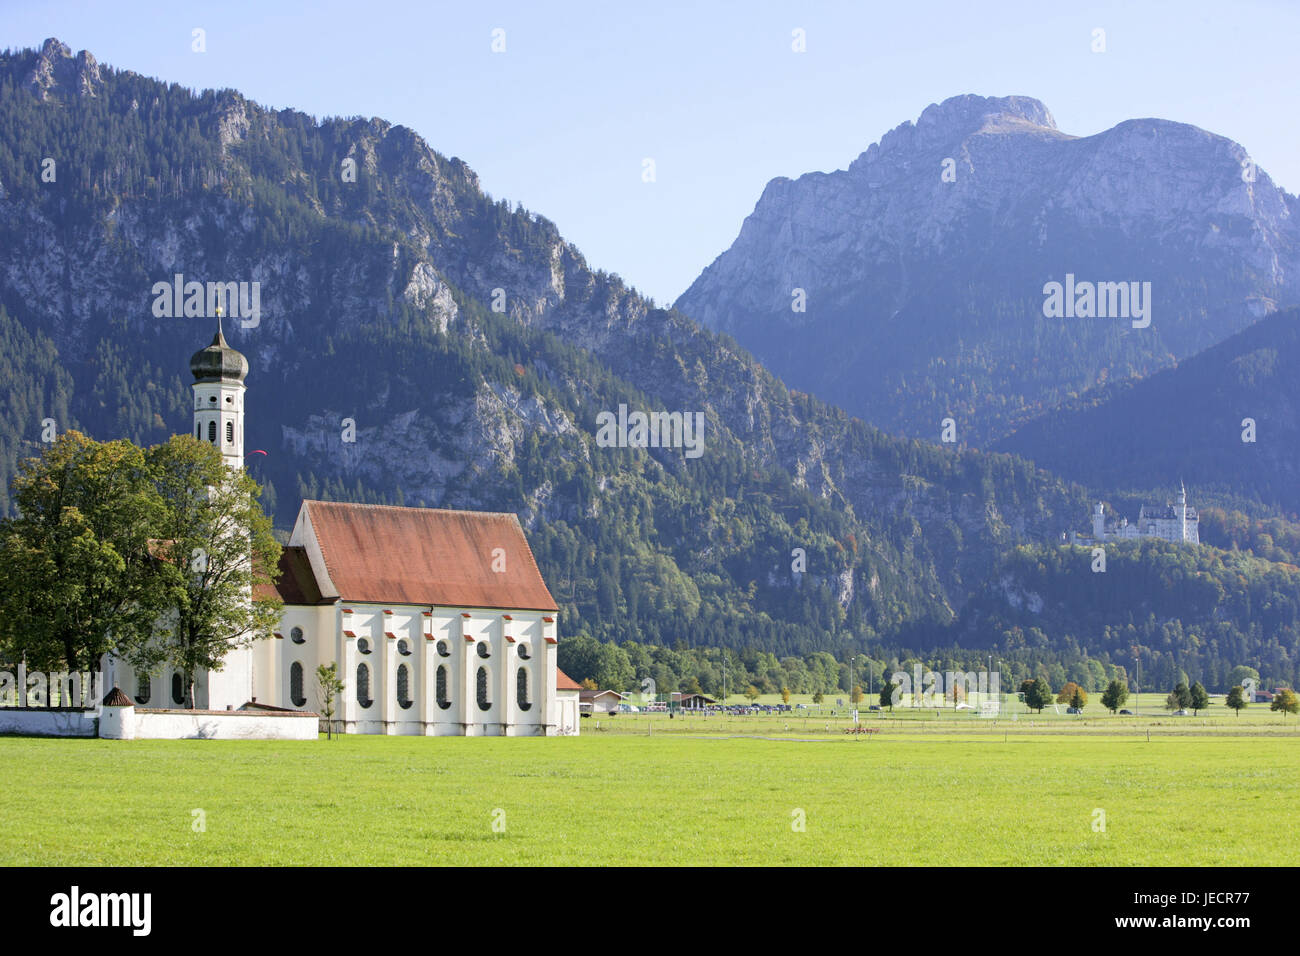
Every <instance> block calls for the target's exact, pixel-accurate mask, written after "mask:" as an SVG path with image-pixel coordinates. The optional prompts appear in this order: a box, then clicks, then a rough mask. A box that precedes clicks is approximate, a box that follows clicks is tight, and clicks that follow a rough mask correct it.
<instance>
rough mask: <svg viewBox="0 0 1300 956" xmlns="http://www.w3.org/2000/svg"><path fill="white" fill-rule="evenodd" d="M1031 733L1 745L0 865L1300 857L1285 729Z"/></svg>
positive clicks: (1147, 726)
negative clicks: (1148, 734) (1148, 735)
mask: <svg viewBox="0 0 1300 956" xmlns="http://www.w3.org/2000/svg"><path fill="white" fill-rule="evenodd" d="M1267 716H1271V717H1272V720H1268V719H1265V718H1266V717H1267ZM1028 720H1029V718H1025V717H1022V718H1020V719H1018V720H1016V721H1010V720H1005V719H1003V720H999V721H998V722H997V724H996V726H994V725H992V722H990V721H985V720H979V719H977V718H970V719H965V720H963V719H960V718H955V717H954V718H950V719H948V720H942V719H934V718H932V719H931V720H930V721H928V722H927V721H924V720H922V719H921V717H920V716H919V715H912V717H911V719H890V718H885V719H881V720H880V721H879V722H878V724H877V727H878V732H877V733H873V734H869V735H852V736H850V735H846V734H844V733H843V729H844V727H846V726H847V725H848V723H847V721H843V720H839V721H836V722H835V723H834V725H833V726H831V727H830V728H829V729H827V728H826V727H825V726H824V725H826V724H828V723H830V721H829V720H823V721H822V724H823V728H822V729H821V730H820V731H817V729H816V728H811V729H809V728H804V729H800V728H798V727H795V726H792V725H793V724H794V723H795V722H794V721H784V720H782V719H781V718H770V719H749V718H734V719H732V720H730V721H723V720H721V719H716V718H715V719H714V722H713V723H712V724H709V723H708V722H707V721H704V720H696V721H694V722H692V721H689V720H680V719H676V718H674V719H673V720H671V721H670V720H668V718H667V717H666V716H663V715H656V719H655V720H653V721H651V720H648V719H644V718H638V717H626V716H625V717H617V718H606V719H604V720H602V721H601V722H600V724H601V729H600V730H597V729H596V728H595V724H596V721H595V719H594V718H593V719H588V720H584V721H583V722H582V735H581V736H579V737H568V738H545V739H532V738H456V737H444V738H407V737H344V738H336V739H335V740H332V741H327V740H325V739H324V738H322V739H321V740H319V741H318V742H293V743H290V742H271V741H247V742H244V741H100V740H54V739H34V738H0V779H3V781H4V783H3V799H2V800H0V864H3V865H130V864H136V865H141V864H142V865H152V864H172V865H188V866H228V865H275V866H294V865H309V864H319V865H332V864H341V865H347V864H397V865H405V864H415V865H444V864H507V865H519V864H523V865H529V864H533V865H537V864H567V865H634V864H672V865H681V864H745V865H762V864H795V865H801V864H836V865H845V866H904V865H910V864H938V865H974V864H993V865H1006V866H1017V865H1025V864H1034V865H1064V866H1087V865H1120V866H1124V865H1135V864H1160V865H1193V866H1245V865H1261V864H1263V865H1267V864H1293V863H1294V862H1295V861H1296V859H1297V858H1300V852H1298V851H1300V740H1298V739H1296V737H1295V736H1294V734H1295V732H1296V730H1297V726H1296V725H1297V721H1296V719H1295V718H1290V719H1289V721H1288V723H1287V724H1285V725H1284V724H1283V721H1282V719H1281V718H1280V716H1279V715H1276V714H1274V715H1265V714H1263V713H1262V712H1261V713H1256V714H1251V715H1250V716H1249V717H1243V718H1242V719H1241V721H1240V724H1241V726H1239V727H1236V728H1231V727H1229V728H1223V727H1222V725H1223V724H1224V723H1225V719H1224V718H1222V717H1221V716H1220V717H1217V718H1216V719H1215V720H1213V721H1212V722H1211V723H1209V724H1205V725H1202V726H1201V727H1199V728H1198V727H1197V726H1195V725H1196V724H1197V723H1198V721H1196V720H1194V719H1192V718H1184V719H1183V721H1184V722H1183V723H1181V724H1178V725H1177V726H1174V724H1175V721H1173V720H1170V719H1164V720H1160V719H1158V718H1154V717H1152V718H1138V721H1139V722H1140V724H1133V723H1124V722H1123V721H1122V720H1121V719H1116V718H1109V719H1100V720H1096V721H1094V722H1093V723H1094V726H1093V727H1092V728H1091V729H1084V728H1082V727H1080V726H1079V725H1078V724H1077V723H1074V724H1071V723H1070V722H1067V721H1065V720H1061V719H1056V718H1053V719H1052V720H1042V721H1036V722H1035V726H1033V727H1030V726H1029V724H1028ZM1226 720H1229V721H1230V720H1233V718H1232V717H1228V718H1226ZM809 723H810V724H811V723H813V721H812V720H811V719H810V720H809ZM787 725H791V726H790V727H789V729H788V730H787V729H786V727H787ZM1107 725H1109V727H1108V726H1107ZM670 728H671V729H670ZM1148 731H1150V739H1148V738H1147V732H1148ZM199 811H201V813H200V812H199ZM1103 814H1104V820H1103Z"/></svg>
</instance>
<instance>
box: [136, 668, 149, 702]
mask: <svg viewBox="0 0 1300 956" xmlns="http://www.w3.org/2000/svg"><path fill="white" fill-rule="evenodd" d="M152 683H153V682H152V681H151V680H150V679H149V675H148V674H140V675H139V676H138V677H136V679H135V702H136V703H137V704H147V703H149V696H150V694H152V693H153V689H152V688H151V687H150V684H152Z"/></svg>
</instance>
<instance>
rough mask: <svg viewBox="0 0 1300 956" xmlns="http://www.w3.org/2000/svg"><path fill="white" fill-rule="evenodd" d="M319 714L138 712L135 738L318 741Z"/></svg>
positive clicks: (136, 713) (136, 714)
mask: <svg viewBox="0 0 1300 956" xmlns="http://www.w3.org/2000/svg"><path fill="white" fill-rule="evenodd" d="M317 723H318V722H317V718H316V715H315V714H310V713H307V714H267V713H262V712H259V711H246V710H245V711H225V710H223V711H176V710H166V711H148V710H137V711H136V712H135V736H136V739H137V740H139V739H141V738H150V739H155V740H186V739H195V738H197V739H204V740H315V739H316V735H317V733H318V730H317Z"/></svg>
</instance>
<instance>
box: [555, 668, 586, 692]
mask: <svg viewBox="0 0 1300 956" xmlns="http://www.w3.org/2000/svg"><path fill="white" fill-rule="evenodd" d="M555 689H556V690H582V685H581V684H579V683H578V682H577V681H576V680H574V679H573V678H572V677H570V676H569V675H568V674H566V673H564V671H562V670H560V669H559V668H558V667H557V668H555Z"/></svg>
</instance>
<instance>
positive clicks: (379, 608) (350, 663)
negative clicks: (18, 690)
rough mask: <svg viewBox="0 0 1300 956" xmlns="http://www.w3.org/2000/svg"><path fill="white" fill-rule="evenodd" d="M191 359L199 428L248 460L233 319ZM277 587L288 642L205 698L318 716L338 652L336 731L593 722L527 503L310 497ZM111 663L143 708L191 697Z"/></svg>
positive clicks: (500, 728)
mask: <svg viewBox="0 0 1300 956" xmlns="http://www.w3.org/2000/svg"><path fill="white" fill-rule="evenodd" d="M190 369H191V371H192V372H193V374H194V379H195V381H194V385H193V390H194V434H195V437H197V438H200V439H203V440H206V441H209V442H211V443H213V444H214V445H218V446H219V447H220V449H221V452H222V455H223V456H225V460H226V463H227V465H228V466H229V467H231V468H236V469H242V468H243V462H244V395H245V385H244V378H245V376H246V375H247V373H248V361H247V360H246V359H245V357H244V356H243V355H241V354H240V353H239V352H237V351H236V350H235V349H233V348H231V347H230V345H229V344H228V343H227V342H226V339H225V336H224V335H223V334H222V333H221V331H220V330H218V332H217V335H216V336H215V337H214V338H213V340H212V344H211V345H209V346H208V347H207V348H204V349H202V350H200V351H199V352H197V353H195V355H194V356H193V358H192V359H191V360H190ZM274 591H275V594H276V595H277V596H278V597H279V598H280V599H281V600H282V601H283V602H284V610H283V613H282V616H281V619H280V626H279V628H278V629H277V631H276V633H275V636H274V638H273V639H265V640H258V641H255V642H253V643H252V644H251V645H249V646H247V647H243V648H233V649H232V650H231V652H230V654H229V655H228V656H227V658H226V660H225V663H224V666H223V668H222V669H221V670H219V671H214V672H208V673H203V674H199V675H196V679H195V694H196V700H195V706H196V707H197V708H200V709H204V710H207V711H210V712H211V711H231V710H249V709H261V708H265V709H268V710H272V709H284V710H291V711H314V712H317V713H319V712H320V711H321V709H322V702H321V700H320V694H319V687H318V682H317V673H316V672H317V667H318V666H319V665H322V664H326V665H328V664H330V663H336V664H337V673H338V677H339V680H341V681H342V683H343V685H344V687H343V690H342V692H341V693H340V694H339V695H338V696H337V697H336V699H335V702H334V708H335V713H334V720H333V724H334V729H335V730H336V731H341V732H347V733H370V734H413V735H426V736H446V735H466V736H553V735H560V734H576V733H577V732H578V686H577V684H575V683H574V682H573V681H572V680H570V679H569V678H568V677H567V676H565V675H564V674H563V673H561V672H560V671H559V670H558V668H557V667H556V647H557V643H558V638H557V634H556V614H557V610H558V609H557V606H556V603H555V600H554V598H552V597H551V594H550V591H549V590H548V589H547V587H546V583H545V581H544V580H543V579H542V575H541V572H540V571H539V570H538V567H537V562H536V561H535V560H534V558H533V554H532V551H531V549H530V548H529V546H528V541H527V539H526V538H525V537H524V532H523V528H522V527H521V525H520V523H519V519H518V518H517V517H516V516H515V515H513V514H492V513H483V512H472V511H451V510H444V509H432V508H398V507H387V506H380V505H356V504H345V503H339V502H326V501H304V502H303V504H302V507H301V509H300V510H299V512H298V517H297V521H296V522H295V524H294V528H293V532H292V534H291V536H290V538H289V543H288V545H287V546H286V547H284V549H283V553H282V555H281V561H280V577H279V580H278V582H277V583H276V585H275V587H274ZM110 667H111V668H112V671H113V673H112V674H111V676H110V678H109V680H110V685H112V684H116V685H117V686H120V687H121V688H122V689H123V690H124V691H125V692H126V694H127V695H128V696H130V697H131V698H133V703H134V704H135V705H136V706H137V707H141V708H147V707H154V708H174V707H180V706H182V705H183V700H184V697H183V683H184V679H183V676H182V675H180V674H178V673H174V672H171V671H166V672H164V673H161V674H156V675H153V676H149V675H144V674H134V673H128V672H129V671H130V669H129V668H128V667H126V666H125V665H124V664H123V663H122V662H116V663H114V664H110Z"/></svg>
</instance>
